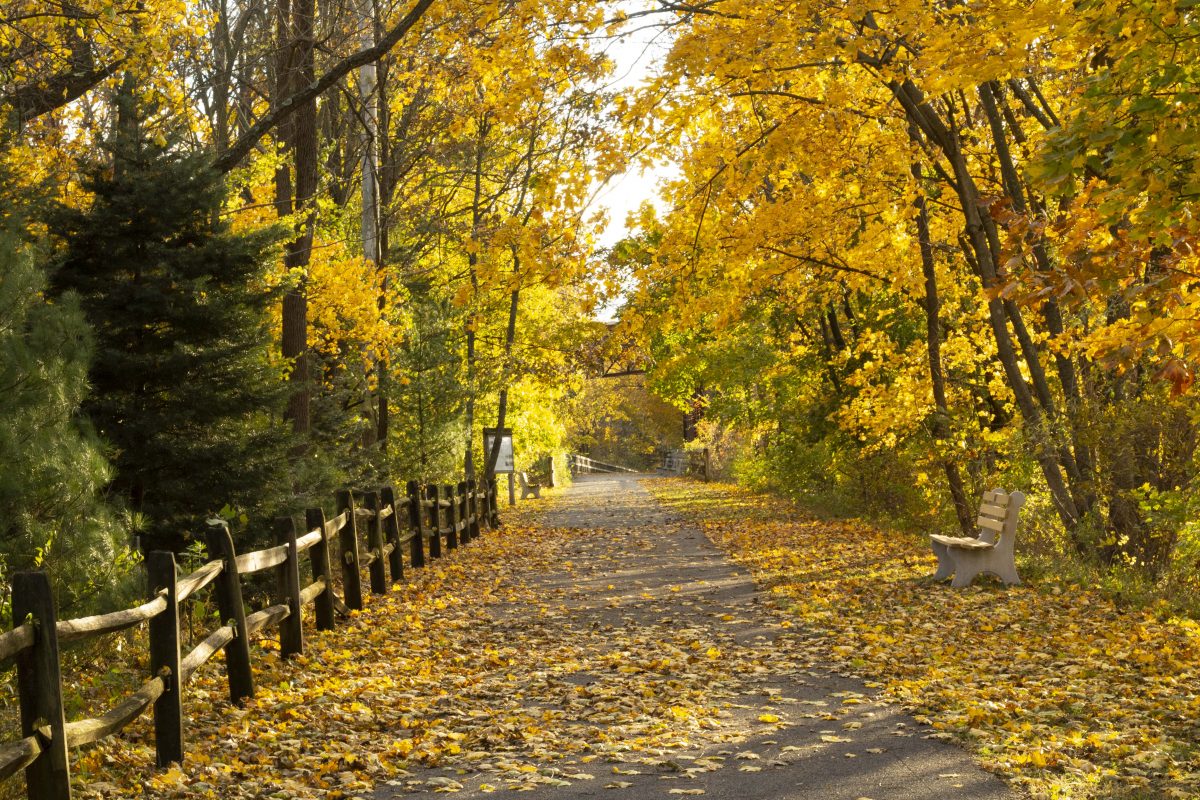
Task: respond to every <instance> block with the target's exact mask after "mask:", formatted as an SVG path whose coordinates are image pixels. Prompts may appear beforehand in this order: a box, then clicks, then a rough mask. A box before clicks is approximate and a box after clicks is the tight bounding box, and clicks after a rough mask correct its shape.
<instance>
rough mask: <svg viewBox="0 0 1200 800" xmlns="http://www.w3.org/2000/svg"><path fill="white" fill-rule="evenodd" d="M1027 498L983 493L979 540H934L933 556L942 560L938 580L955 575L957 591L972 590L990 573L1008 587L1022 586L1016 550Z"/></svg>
mask: <svg viewBox="0 0 1200 800" xmlns="http://www.w3.org/2000/svg"><path fill="white" fill-rule="evenodd" d="M1023 505H1025V495H1023V494H1021V493H1020V492H1012V493H1011V494H1008V493H1005V492H1004V490H1002V489H993V490H992V491H990V492H984V493H983V502H982V503H981V504H980V506H979V518H978V519H977V520H976V524H977V525H978V526H979V537H978V538H974V539H973V538H971V537H969V536H940V535H934V536H933V537H931V538H932V540H933V541H932V545H933V553H934V555H936V556H937V559H938V569H937V573H936V574H934V576H933V578H934V580H939V581H940V580H945V579H946V578H949V577H950V576H951V575H953V576H954V581H953V582H952V583H951V584H950V585H951V586H954V587H955V588H962V587H964V586H969V585H970V584H971V581H973V580H975V576H976V575H978V574H979V573H981V572H990V573H991V574H993V575H995V576H996V577H997V578H999V579H1000V580H1002V581H1004V582H1005V583H1007V584H1016V585H1018V586H1019V585H1020V584H1021V579H1020V577H1018V576H1017V564H1016V556H1015V550H1014V548H1015V546H1016V540H1017V517H1018V516H1019V514H1020V513H1021V506H1023Z"/></svg>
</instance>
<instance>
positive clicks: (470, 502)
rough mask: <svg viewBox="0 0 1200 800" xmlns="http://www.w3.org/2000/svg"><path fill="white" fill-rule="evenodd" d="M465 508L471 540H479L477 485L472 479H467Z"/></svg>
mask: <svg viewBox="0 0 1200 800" xmlns="http://www.w3.org/2000/svg"><path fill="white" fill-rule="evenodd" d="M467 508H468V509H469V511H468V514H469V517H470V523H469V526H470V528H471V538H472V539H478V538H479V533H480V531H479V483H478V481H476V480H475V479H474V478H468V479H467Z"/></svg>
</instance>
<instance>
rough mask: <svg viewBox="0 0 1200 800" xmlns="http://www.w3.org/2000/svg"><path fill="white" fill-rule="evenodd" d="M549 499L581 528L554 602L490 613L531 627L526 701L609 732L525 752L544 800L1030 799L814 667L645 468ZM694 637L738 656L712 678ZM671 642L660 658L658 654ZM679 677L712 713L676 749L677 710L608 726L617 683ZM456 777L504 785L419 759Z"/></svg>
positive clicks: (423, 787) (467, 783) (466, 789)
mask: <svg viewBox="0 0 1200 800" xmlns="http://www.w3.org/2000/svg"><path fill="white" fill-rule="evenodd" d="M551 502H552V504H553V505H552V508H551V509H550V510H548V511H547V512H546V513H545V514H543V515H542V516H541V517H540V519H539V524H540V525H543V526H548V527H555V528H562V529H566V530H565V533H564V534H563V535H562V537H561V544H560V545H559V547H560V549H559V551H558V552H557V553H556V555H557V556H558V557H559V558H560V559H561V563H562V565H563V566H562V568H561V569H560V570H557V571H553V570H552V571H550V572H547V573H542V574H539V575H532V576H530V578H529V580H530V581H532V582H534V584H535V588H536V589H537V595H538V596H540V597H542V598H544V600H545V602H546V603H547V604H549V606H552V607H553V608H554V609H556V613H546V607H543V608H541V609H540V610H539V609H538V608H535V607H532V606H529V605H528V604H522V603H519V602H518V603H515V604H513V605H511V606H497V607H493V609H492V610H491V611H488V612H487V613H486V614H485V616H484V617H483V618H481V619H480V625H481V626H485V628H486V629H487V630H486V631H485V633H484V634H483V635H484V636H485V637H488V636H493V637H495V638H496V640H497V641H501V640H506V639H507V637H511V636H521V637H525V636H528V637H530V642H531V644H530V657H529V661H528V663H527V664H524V665H521V664H518V665H515V666H513V667H511V670H512V672H513V673H515V676H516V681H515V684H516V685H518V686H525V687H527V688H526V690H525V691H522V692H518V693H516V696H514V697H513V698H512V702H513V703H514V704H516V705H519V706H520V707H521V708H523V709H524V712H525V713H541V714H542V715H543V718H544V719H545V720H547V722H546V724H547V725H549V724H556V725H566V726H574V727H573V730H574V731H576V732H577V733H578V735H579V737H580V739H582V740H591V741H598V742H601V743H602V745H603V746H597V747H587V748H583V749H581V750H580V751H579V752H578V753H573V754H571V755H570V756H569V757H566V758H561V757H558V758H555V757H551V756H550V754H547V753H541V754H539V753H538V752H536V748H534V749H533V752H529V753H523V754H522V756H523V757H524V758H526V759H528V762H527V763H533V764H537V765H539V769H538V773H539V777H541V778H542V779H543V780H544V781H545V782H544V783H541V784H537V785H535V788H533V789H532V791H529V792H528V793H527V794H526V795H525V796H526V797H529V798H530V800H543V799H544V800H569V799H570V798H584V797H612V798H619V797H628V798H637V800H641V799H642V798H663V799H664V800H669V798H671V797H675V796H678V795H700V794H703V795H706V796H708V797H713V798H728V799H729V800H734V799H735V798H736V800H757V799H759V798H761V799H762V800H767V799H768V798H770V799H771V800H793V799H794V800H799V799H800V798H805V800H812V799H813V798H818V799H820V800H825V799H826V798H827V799H828V800H843V798H844V799H845V800H861V798H870V799H871V800H934V799H935V798H938V799H939V800H940V799H941V798H954V799H955V800H959V799H961V800H1016V798H1017V797H1018V794H1017V793H1016V792H1014V791H1013V790H1011V789H1009V788H1007V787H1006V786H1005V785H1004V783H1003V782H1002V781H1000V780H999V779H997V778H995V777H994V776H991V775H989V774H988V773H986V772H984V771H982V770H980V769H979V768H978V767H977V766H975V765H974V763H973V761H972V759H971V758H970V756H969V755H968V754H967V753H966V752H965V751H963V750H961V749H959V748H958V747H957V746H955V745H953V744H951V743H948V742H945V741H941V740H939V739H936V738H933V739H931V738H926V737H928V736H929V735H930V734H931V733H932V731H931V730H930V729H928V728H927V727H925V726H922V725H920V724H918V723H917V722H915V721H914V720H913V719H912V718H911V717H909V716H907V715H905V714H904V713H902V712H901V711H900V710H899V709H897V708H896V707H895V706H891V705H887V704H884V703H882V702H879V701H878V700H876V699H874V698H873V692H872V690H871V689H869V688H867V687H866V686H864V684H863V683H861V682H859V681H857V680H855V679H853V678H850V677H846V676H842V675H838V674H836V673H834V672H833V671H831V670H830V669H828V668H825V667H822V666H821V665H820V664H819V663H814V661H813V659H812V657H811V656H810V655H806V653H811V652H813V648H811V647H805V646H804V645H805V640H804V632H803V631H800V630H797V629H795V628H787V627H783V626H782V625H780V621H781V620H782V618H781V617H777V616H775V615H773V614H772V613H770V612H769V611H767V610H766V609H764V608H763V607H762V601H761V597H760V595H759V593H758V592H757V591H756V589H755V587H754V584H753V583H752V581H751V579H750V577H749V576H748V575H747V574H746V573H745V572H744V571H743V570H740V569H739V568H738V567H737V566H736V565H734V564H733V563H731V562H730V561H729V559H727V558H726V557H725V556H724V555H723V554H722V553H721V552H720V551H718V550H717V549H716V548H715V547H714V546H713V545H712V544H710V543H709V542H708V541H707V540H706V539H705V538H704V536H703V535H702V534H701V533H700V532H699V531H698V530H696V529H695V528H693V527H691V526H688V525H686V524H683V523H681V521H680V520H678V519H677V518H674V517H673V516H672V514H671V513H670V512H669V511H667V510H666V509H664V508H663V507H662V506H660V505H659V504H658V503H656V501H655V500H654V499H653V498H652V496H651V495H650V494H649V493H648V492H647V491H646V490H645V489H643V488H642V487H641V486H640V485H639V484H638V479H637V478H636V477H635V476H624V475H622V476H587V477H584V478H582V479H581V480H579V482H578V483H576V484H575V486H574V487H572V488H571V489H570V490H569V491H568V492H566V493H564V495H563V496H560V497H558V498H555V499H554V500H553V501H551ZM556 639H557V640H562V641H567V642H571V643H573V644H574V645H576V646H578V647H579V650H578V651H577V652H582V653H586V654H587V657H586V658H579V659H577V660H578V662H579V663H577V664H570V665H567V666H566V667H565V668H564V666H563V665H562V664H557V665H556V664H547V663H546V662H544V661H542V660H541V659H540V658H539V657H537V656H535V655H534V651H535V649H536V648H535V647H534V646H533V642H535V641H537V642H550V641H554V640H556ZM509 641H510V642H511V640H509ZM689 642H692V645H691V647H693V648H697V647H699V646H700V645H698V644H697V643H700V642H705V643H714V644H711V645H710V646H709V648H708V649H707V651H705V652H707V653H708V655H710V656H711V657H713V658H717V659H725V660H727V661H728V663H730V664H731V665H733V667H732V668H731V670H730V673H732V674H727V675H726V674H722V673H716V674H718V675H719V677H718V678H715V679H714V678H712V677H711V676H710V677H709V678H708V679H706V680H705V681H704V682H703V684H702V685H699V686H698V685H696V683H695V680H694V676H689V668H688V667H687V664H688V662H689V659H691V661H692V663H694V660H695V659H696V658H698V657H701V655H702V654H697V653H689V652H688V648H689V645H688V643H689ZM655 652H659V653H661V656H662V658H661V659H660V660H658V661H654V660H651V661H650V663H647V653H651V654H653V653H655ZM721 663H725V661H721ZM522 670H525V671H526V672H527V674H526V673H523V672H522ZM710 675H711V674H710ZM672 691H675V692H678V693H680V697H681V698H682V697H683V696H684V695H686V696H687V697H689V698H692V699H693V700H694V699H695V698H696V697H697V696H698V695H702V696H703V697H704V698H705V702H707V703H709V704H710V705H711V706H712V707H713V708H714V709H715V711H714V714H713V716H712V717H711V718H710V719H705V720H704V722H703V724H702V725H695V724H693V725H691V726H683V725H682V724H681V726H680V727H681V729H682V728H685V727H686V730H682V731H681V732H680V733H679V735H678V736H677V737H676V738H677V741H675V742H673V743H672V745H671V746H667V747H664V746H663V738H664V736H666V737H667V738H670V736H671V735H672V732H671V731H669V730H666V731H664V730H663V723H661V722H659V723H656V724H650V723H647V726H646V727H645V730H644V733H645V737H644V738H638V737H634V738H629V733H628V728H621V729H620V730H619V731H615V732H612V734H613V735H612V736H606V733H607V732H609V731H608V729H607V728H606V726H607V725H609V724H610V723H612V721H613V720H614V719H616V718H617V716H618V715H615V714H613V713H611V712H612V711H613V708H612V705H613V703H614V700H613V698H614V697H621V696H622V694H624V695H626V696H627V697H628V698H629V701H630V702H631V703H632V702H634V701H636V700H637V699H638V698H640V697H643V696H648V695H650V694H654V693H663V692H665V693H668V694H669V693H670V692H672ZM681 702H682V700H681ZM682 714H683V712H682V711H681V715H682ZM622 736H625V737H626V738H624V739H622V738H621V737H622ZM507 752H508V753H509V754H511V752H512V748H511V747H510V748H509V750H508V751H507ZM482 766H483V767H485V768H495V766H496V765H494V764H490V763H487V764H483V765H482ZM501 766H503V765H501ZM530 769H531V768H530V767H526V770H525V771H526V772H529V771H530ZM492 774H495V773H494V772H493V773H492ZM431 776H432V777H431ZM439 776H441V777H439ZM431 779H432V780H433V781H434V783H433V784H431V783H430V780H431ZM443 780H444V782H445V788H451V789H457V790H458V791H460V792H461V794H462V795H465V796H471V797H475V796H482V795H483V794H485V793H490V792H491V791H493V790H495V791H500V792H503V791H504V789H505V786H504V785H503V784H498V782H497V781H496V780H494V779H489V777H488V774H487V773H486V772H481V773H469V774H464V773H463V772H454V771H444V772H440V773H439V772H436V771H433V770H421V771H419V772H416V773H414V775H413V781H412V782H411V785H410V786H409V787H408V788H409V790H410V791H411V790H417V793H418V794H421V795H424V794H426V793H429V794H430V796H432V793H431V792H429V787H430V786H431V785H434V786H436V785H437V781H443ZM489 780H490V782H489ZM526 786H527V788H528V784H527V785H526ZM401 795H402V796H414V794H412V793H409V792H408V791H406V788H405V786H404V784H403V782H402V781H398V782H396V783H395V785H393V786H388V787H380V788H379V789H378V790H377V792H376V797H378V798H390V797H394V796H401Z"/></svg>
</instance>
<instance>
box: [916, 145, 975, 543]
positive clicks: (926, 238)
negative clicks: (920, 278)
mask: <svg viewBox="0 0 1200 800" xmlns="http://www.w3.org/2000/svg"><path fill="white" fill-rule="evenodd" d="M913 177H914V178H916V179H917V180H918V181H920V180H921V167H920V166H919V165H913ZM916 205H917V241H918V243H919V245H920V250H921V272H922V273H923V274H924V276H925V302H924V304H923V305H924V308H925V345H926V349H927V351H928V354H929V382H930V384H931V386H932V388H933V403H934V412H933V418H932V419H931V420H930V429H931V432H932V433H933V439H934V443H935V446H936V447H938V448H944V447H945V446H946V442H947V440H949V439H950V437H951V434H952V431H951V429H950V406H949V403H948V402H947V401H946V376H945V374H944V373H943V372H942V329H941V323H940V322H939V319H938V315H939V311H940V309H941V300H940V299H939V298H938V285H937V269H936V264H935V262H934V259H933V242H932V241H931V239H930V235H929V211H928V209H927V208H926V207H925V196H924V195H923V194H922V195H918V196H917V203H916ZM940 460H941V462H942V471H943V472H945V474H946V483H947V485H948V486H949V488H950V498H951V500H952V501H953V502H954V515H955V517H957V518H958V526H959V528H961V529H962V532H963V535H964V536H973V535H974V534H975V519H974V517H973V516H972V515H971V502H970V500H969V499H968V498H967V490H966V487H965V486H964V484H963V479H962V473H961V472H959V469H958V464H956V463H955V462H954V460H953V459H952V458H950V457H949V456H948V455H945V454H943V455H942V456H941V459H940Z"/></svg>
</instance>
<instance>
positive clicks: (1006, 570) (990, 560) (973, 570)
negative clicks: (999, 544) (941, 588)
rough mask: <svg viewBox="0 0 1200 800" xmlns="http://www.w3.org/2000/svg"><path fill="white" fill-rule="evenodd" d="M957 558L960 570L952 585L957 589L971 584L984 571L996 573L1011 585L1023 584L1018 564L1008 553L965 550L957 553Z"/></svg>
mask: <svg viewBox="0 0 1200 800" xmlns="http://www.w3.org/2000/svg"><path fill="white" fill-rule="evenodd" d="M955 558H956V561H957V563H958V572H957V574H955V576H954V582H953V583H951V584H950V585H951V586H953V587H954V588H956V589H961V588H963V587H964V586H970V585H971V581H973V580H975V577H976V576H977V575H979V574H980V573H982V572H987V573H990V574H992V575H995V576H996V577H997V578H999V579H1000V580H1002V581H1004V583H1006V584H1008V585H1009V586H1020V585H1021V578H1020V577H1019V576H1018V575H1017V565H1016V564H1014V563H1013V562H1012V558H1011V556H1010V555H1009V554H1007V553H997V552H995V551H988V552H983V553H976V552H971V551H963V552H959V553H955Z"/></svg>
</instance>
